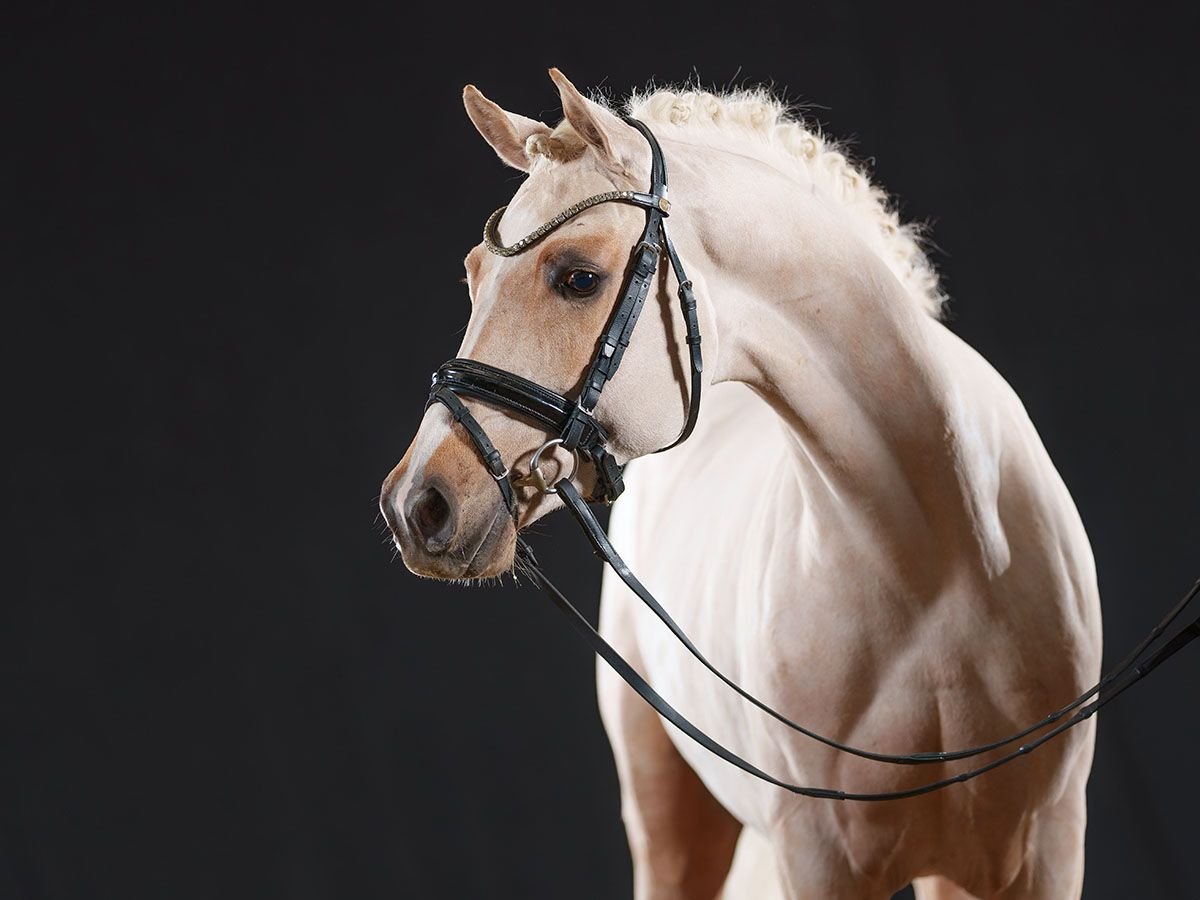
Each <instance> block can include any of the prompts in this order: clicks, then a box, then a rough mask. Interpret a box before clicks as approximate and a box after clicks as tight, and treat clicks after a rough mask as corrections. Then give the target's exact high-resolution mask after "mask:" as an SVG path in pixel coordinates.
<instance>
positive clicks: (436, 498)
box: [407, 485, 454, 553]
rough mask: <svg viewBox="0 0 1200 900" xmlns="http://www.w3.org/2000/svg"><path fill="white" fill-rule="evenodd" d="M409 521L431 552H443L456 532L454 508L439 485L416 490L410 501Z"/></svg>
mask: <svg viewBox="0 0 1200 900" xmlns="http://www.w3.org/2000/svg"><path fill="white" fill-rule="evenodd" d="M407 518H408V523H409V525H411V526H412V530H413V532H414V533H415V534H416V535H417V536H418V537H419V538H420V539H421V541H422V542H423V543H424V544H425V549H426V550H428V551H429V552H430V553H441V552H442V551H443V550H445V549H446V547H447V546H449V544H450V538H451V536H453V534H454V510H453V509H452V508H451V506H450V501H449V500H447V499H446V495H445V494H443V493H442V492H441V491H440V490H439V489H438V488H437V487H435V486H433V485H429V486H428V487H424V488H421V489H419V490H418V491H416V492H415V497H414V498H413V499H411V500H410V501H409V504H408V513H407Z"/></svg>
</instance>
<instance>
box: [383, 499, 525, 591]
mask: <svg viewBox="0 0 1200 900" xmlns="http://www.w3.org/2000/svg"><path fill="white" fill-rule="evenodd" d="M478 534H479V533H478V532H476V536H475V537H473V538H472V539H469V540H465V541H463V542H462V543H459V544H458V545H457V546H453V547H450V548H448V550H447V551H446V552H445V553H440V554H437V555H432V554H428V553H425V552H424V551H422V550H419V549H417V548H415V547H412V546H411V545H410V546H409V547H407V548H406V546H405V545H406V543H407V542H401V541H400V540H397V541H396V545H397V546H398V547H399V549H400V555H401V557H402V558H403V560H404V565H405V566H407V567H408V570H409V571H410V572H412V573H413V574H414V575H420V576H422V577H424V578H436V579H438V580H440V581H476V580H483V579H488V578H497V577H499V576H501V575H503V574H504V573H505V572H508V571H509V570H510V569H512V566H513V560H514V559H515V557H516V549H517V534H516V528H515V526H514V525H513V521H512V519H511V518H510V517H509V516H508V515H507V514H505V515H498V516H497V517H496V518H495V519H493V520H492V522H491V524H490V525H489V526H488V527H487V528H486V529H485V530H484V531H483V533H482V537H479V536H478Z"/></svg>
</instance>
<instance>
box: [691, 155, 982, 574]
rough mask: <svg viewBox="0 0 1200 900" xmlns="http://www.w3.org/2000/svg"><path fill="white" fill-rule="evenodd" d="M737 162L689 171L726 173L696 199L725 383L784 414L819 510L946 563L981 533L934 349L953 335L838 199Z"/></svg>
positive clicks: (807, 498) (906, 554)
mask: <svg viewBox="0 0 1200 900" xmlns="http://www.w3.org/2000/svg"><path fill="white" fill-rule="evenodd" d="M730 167H731V170H729V169H730ZM747 167H752V171H746V169H747ZM725 168H726V169H727V170H726V171H722V164H721V163H720V162H718V161H715V160H712V159H710V160H709V161H708V162H707V163H706V164H705V165H703V166H700V165H697V166H694V167H690V172H691V174H693V175H697V176H700V177H702V176H701V173H704V172H707V173H710V174H715V176H716V177H715V178H714V179H713V180H711V181H710V182H709V187H708V188H707V189H704V188H701V189H700V192H699V193H698V194H697V195H696V196H698V197H699V198H702V199H703V209H702V210H700V209H696V214H697V215H698V217H699V219H698V221H699V223H700V227H699V230H698V232H697V233H696V234H694V235H691V240H692V241H693V242H698V246H696V251H697V252H699V253H701V254H703V255H706V256H707V257H708V264H707V266H701V267H699V268H702V269H703V270H704V278H705V283H706V286H707V291H708V295H709V297H710V298H712V305H713V311H714V315H715V317H716V332H717V335H716V337H717V341H716V343H717V345H718V347H717V354H716V357H717V358H716V360H715V364H714V371H713V381H714V382H721V381H740V382H744V383H746V384H748V385H750V386H751V387H752V388H753V389H755V390H756V391H757V392H758V393H759V394H760V395H761V396H763V397H764V398H765V399H766V400H767V402H768V403H769V404H770V405H771V406H772V407H773V408H774V409H775V410H776V412H777V413H778V414H779V416H780V417H781V418H782V420H783V422H784V424H785V426H786V429H787V432H788V434H789V436H790V445H791V448H792V457H793V463H794V467H795V469H796V473H797V475H798V477H799V479H800V482H801V487H802V490H803V492H804V505H805V506H806V507H808V511H810V512H818V513H819V514H820V515H821V516H823V517H824V518H825V520H826V521H827V520H828V517H829V516H830V515H836V516H837V517H839V518H841V519H842V520H843V521H846V520H852V524H853V527H854V529H855V533H856V534H858V535H862V536H864V537H869V538H870V540H871V541H873V542H877V546H879V547H880V548H881V549H884V550H885V552H887V551H888V550H890V551H891V552H892V554H893V560H892V562H893V563H896V564H902V563H903V562H904V561H905V558H907V560H908V561H909V562H911V563H912V565H913V566H915V567H917V568H921V567H922V566H924V565H927V564H928V562H929V561H930V560H931V558H944V555H945V553H946V551H947V549H948V544H950V543H954V542H956V541H959V540H962V539H964V538H963V535H964V534H966V535H969V534H970V533H971V529H970V527H969V522H967V521H965V520H966V519H968V518H969V516H970V509H969V503H968V502H967V501H966V500H965V498H964V491H963V490H962V488H961V486H960V481H961V480H962V478H963V474H962V471H961V466H962V454H961V453H960V452H959V449H960V448H959V447H958V444H957V441H956V438H955V435H956V434H957V428H956V427H955V423H954V421H953V414H952V412H951V410H950V408H949V406H948V402H949V401H948V398H949V397H950V396H952V392H951V391H949V390H948V387H949V384H950V383H949V378H948V375H947V372H946V367H945V362H944V361H942V360H939V358H938V357H937V356H936V355H935V353H934V350H933V348H932V346H931V345H932V343H933V338H934V336H935V331H936V329H939V328H940V327H941V326H940V325H938V324H937V323H936V322H934V321H933V320H931V319H930V318H929V317H928V316H927V314H926V313H924V312H923V311H922V310H921V309H920V308H919V307H918V306H917V304H916V303H915V302H914V301H913V300H912V299H911V298H910V297H909V296H908V295H907V294H906V292H905V289H904V288H903V287H902V286H901V284H900V283H899V281H898V280H897V279H896V278H895V276H894V275H893V274H892V273H891V271H890V270H889V269H888V267H887V266H886V265H885V263H884V262H883V260H882V259H880V257H879V256H878V255H877V254H876V252H875V251H874V250H873V249H872V248H871V247H870V246H869V245H868V242H867V241H866V240H865V239H864V238H863V236H862V233H861V232H860V231H858V229H859V227H860V226H859V225H858V224H857V223H855V222H854V220H853V219H852V218H851V216H850V213H849V212H848V211H847V210H846V209H844V208H842V207H841V206H840V205H839V203H838V201H836V200H833V199H831V198H827V197H822V196H821V194H820V193H819V192H817V191H814V189H813V188H812V186H811V185H806V184H803V183H800V182H799V181H798V180H796V179H795V178H794V177H792V176H790V175H785V174H783V173H781V172H779V171H777V170H775V169H773V168H771V167H769V166H765V165H764V164H758V163H754V162H752V161H746V160H744V159H743V160H739V161H737V162H736V163H732V162H729V161H725ZM735 170H741V171H740V172H737V173H736V174H735ZM739 176H740V178H739ZM730 185H741V189H740V190H734V191H732V192H731V191H730ZM675 196H676V197H680V198H682V197H685V196H687V195H686V193H685V191H684V190H677V191H676V192H675ZM694 206H695V207H699V206H700V204H694ZM690 214H691V210H680V215H679V216H678V218H683V217H684V216H685V215H690ZM964 525H966V526H968V527H966V528H964V527H963V526H964ZM931 554H932V557H931Z"/></svg>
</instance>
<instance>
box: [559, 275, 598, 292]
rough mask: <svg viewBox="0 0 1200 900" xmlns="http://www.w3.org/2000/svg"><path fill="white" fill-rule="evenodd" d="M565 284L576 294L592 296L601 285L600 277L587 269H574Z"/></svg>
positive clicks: (564, 280)
mask: <svg viewBox="0 0 1200 900" xmlns="http://www.w3.org/2000/svg"><path fill="white" fill-rule="evenodd" d="M563 284H564V285H566V286H567V287H568V288H569V289H570V290H571V291H573V292H574V293H576V294H590V293H591V292H592V291H594V290H595V289H596V288H597V287H598V286H599V285H600V276H599V275H597V274H596V273H595V272H589V271H588V270H587V269H572V270H571V271H570V272H568V273H567V277H566V278H564V279H563Z"/></svg>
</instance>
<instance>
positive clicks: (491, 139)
mask: <svg viewBox="0 0 1200 900" xmlns="http://www.w3.org/2000/svg"><path fill="white" fill-rule="evenodd" d="M463 106H465V107H466V108H467V115H468V116H469V117H470V119H471V122H472V124H474V126H475V127H476V129H478V131H479V133H480V134H481V135H483V139H484V140H485V141H487V142H488V143H489V144H490V145H491V147H492V149H493V150H495V151H496V155H497V156H499V157H500V158H501V159H502V160H504V161H505V162H506V163H508V164H509V165H510V166H512V167H513V168H514V169H520V170H521V171H522V172H528V171H529V156H528V154H526V153H525V141H526V140H527V139H529V138H530V137H532V136H533V135H535V134H542V135H548V134H549V133H550V126H549V125H546V124H544V123H542V122H538V121H537V120H536V119H527V118H525V117H524V116H518V115H517V114H516V113H510V112H505V111H504V110H503V109H501V108H500V107H499V106H497V105H496V104H495V103H493V102H492V101H491V100H489V99H488V98H487V97H485V96H483V94H481V93H480V91H479V88H477V87H475V85H473V84H468V85H467V86H466V87H465V88H463Z"/></svg>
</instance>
